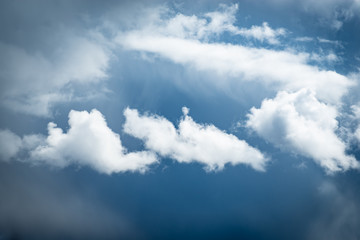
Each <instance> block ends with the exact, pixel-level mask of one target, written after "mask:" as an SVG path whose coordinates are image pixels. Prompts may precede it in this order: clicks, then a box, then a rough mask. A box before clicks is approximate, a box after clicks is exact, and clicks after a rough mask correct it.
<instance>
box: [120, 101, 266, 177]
mask: <svg viewBox="0 0 360 240" xmlns="http://www.w3.org/2000/svg"><path fill="white" fill-rule="evenodd" d="M188 112H189V109H187V108H183V113H184V116H183V117H182V118H181V120H180V122H179V125H178V128H177V129H176V128H175V126H174V125H173V124H172V123H171V122H170V121H168V120H167V119H165V118H164V117H161V116H158V115H139V113H138V111H137V110H135V109H130V108H127V109H125V111H124V115H125V117H126V122H125V124H124V131H125V132H126V133H128V134H130V135H132V136H134V137H136V138H139V139H141V140H143V141H144V143H145V147H146V148H147V149H150V150H152V151H155V152H157V153H158V154H160V155H161V156H163V157H170V158H173V159H175V160H177V161H178V162H183V163H190V162H199V163H202V164H204V165H205V166H206V169H207V170H209V171H211V170H221V169H223V168H224V166H225V165H226V164H228V163H229V164H231V165H236V164H246V165H249V166H251V167H252V168H254V169H256V170H258V171H264V170H265V164H266V161H267V160H268V159H267V158H266V157H265V156H264V155H263V154H262V153H261V152H260V151H259V150H257V149H255V148H253V147H251V146H249V145H248V144H247V143H246V142H245V141H243V140H239V139H238V138H237V137H235V136H234V135H231V134H227V133H225V132H224V131H221V130H219V129H218V128H216V127H215V126H213V125H203V124H198V123H196V122H194V120H193V119H192V118H191V117H190V116H188V115H187V114H188Z"/></svg>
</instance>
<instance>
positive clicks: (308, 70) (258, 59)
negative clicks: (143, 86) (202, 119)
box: [115, 5, 353, 103]
mask: <svg viewBox="0 0 360 240" xmlns="http://www.w3.org/2000/svg"><path fill="white" fill-rule="evenodd" d="M236 8H237V6H236V5H233V6H230V7H227V8H225V9H227V10H226V11H223V12H212V13H208V14H205V16H208V17H209V18H210V19H211V20H210V21H209V22H208V21H207V20H206V18H205V19H199V18H198V17H196V16H184V15H182V14H178V15H176V16H175V17H174V18H170V19H163V18H160V17H159V18H155V19H156V20H152V21H151V22H150V23H148V25H145V26H143V27H141V28H139V29H138V30H132V31H125V32H121V33H119V34H118V36H117V38H116V40H115V41H116V42H117V43H118V44H120V45H122V46H123V47H124V48H125V49H128V50H135V51H140V52H147V53H152V54H155V55H157V56H160V57H163V58H166V59H169V60H171V61H173V62H174V63H177V64H182V65H185V66H188V67H191V68H195V69H196V70H198V71H210V72H216V73H217V74H219V77H221V78H222V79H221V81H216V83H213V84H216V86H219V85H221V86H223V87H224V88H225V89H226V88H232V86H234V85H236V84H237V83H236V82H237V81H259V82H262V83H264V84H265V85H266V86H268V87H270V89H272V90H275V91H279V90H286V91H297V90H300V89H302V88H309V89H312V90H313V91H315V92H316V94H317V97H318V98H319V99H321V100H323V101H326V102H329V103H339V101H340V99H341V97H342V96H343V95H344V94H345V93H346V92H347V90H348V88H349V86H352V85H353V82H352V81H351V80H350V79H349V78H348V77H346V76H343V75H341V74H338V73H337V72H335V71H330V70H325V69H321V68H320V67H318V66H314V65H311V64H310V63H311V62H313V61H314V57H316V56H314V55H313V54H309V53H303V52H296V51H295V50H291V49H286V50H271V49H266V48H255V47H249V46H245V45H237V44H230V43H210V42H209V41H207V40H206V39H207V38H209V36H211V34H215V35H216V34H221V33H223V32H224V31H229V32H231V33H234V34H240V33H241V34H242V35H244V36H246V37H254V38H257V39H259V40H261V41H265V40H266V41H268V42H273V43H275V42H277V41H278V40H277V36H279V35H283V34H285V30H284V29H277V30H273V29H271V28H270V27H269V26H268V24H267V23H264V24H263V26H256V27H255V26H254V27H252V28H250V29H239V28H237V27H235V26H234V25H233V23H234V22H235V15H234V13H235V11H236ZM213 22H216V24H215V23H213ZM319 58H320V56H317V60H319ZM323 59H325V60H326V61H334V60H336V56H335V55H329V56H327V57H326V58H324V57H321V60H323Z"/></svg>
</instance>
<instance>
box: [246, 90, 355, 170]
mask: <svg viewBox="0 0 360 240" xmlns="http://www.w3.org/2000/svg"><path fill="white" fill-rule="evenodd" d="M337 116H338V112H337V110H336V108H335V107H333V106H331V105H329V104H325V103H323V102H321V101H319V100H318V99H317V98H316V97H315V93H314V92H313V91H311V90H307V89H302V90H299V91H297V92H294V93H288V92H285V91H282V92H279V93H278V94H277V96H276V97H275V98H274V99H265V100H264V101H263V102H262V104H261V107H260V108H258V109H257V108H252V109H251V110H250V114H248V120H247V123H246V126H247V127H248V128H251V129H252V130H254V131H255V132H256V133H257V134H258V135H259V136H261V137H263V138H264V139H265V140H267V141H269V142H271V143H273V144H274V145H275V146H277V147H279V148H281V149H283V150H286V151H290V152H293V153H296V154H300V155H303V156H306V157H309V158H312V159H314V161H315V162H316V163H318V164H320V165H321V166H322V167H323V168H324V169H325V170H326V172H327V173H334V172H337V171H346V170H348V169H351V168H358V167H359V163H358V162H357V161H356V159H355V158H354V157H353V156H349V155H347V154H346V145H345V143H344V142H343V141H342V140H341V139H339V138H338V136H337V135H336V133H335V131H336V130H337V129H338V121H337V120H336V117H337Z"/></svg>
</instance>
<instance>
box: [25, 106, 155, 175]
mask: <svg viewBox="0 0 360 240" xmlns="http://www.w3.org/2000/svg"><path fill="white" fill-rule="evenodd" d="M69 126H70V128H69V130H68V131H67V132H65V133H64V132H63V130H62V129H61V128H58V127H57V126H56V124H55V123H52V122H51V123H49V125H48V131H49V135H48V137H47V138H46V140H45V143H44V144H43V145H41V146H38V147H37V148H36V149H35V150H33V151H32V152H31V160H32V161H35V162H45V163H47V164H49V165H52V166H57V167H66V166H68V165H71V164H75V165H80V166H82V165H84V166H89V167H91V168H93V169H95V170H97V171H99V172H101V173H106V174H111V173H117V172H124V171H140V172H144V171H145V170H146V169H147V168H148V166H149V165H151V164H154V163H156V162H157V158H156V156H155V154H153V153H151V152H147V151H141V152H127V150H126V148H125V147H123V146H122V144H121V140H120V136H119V135H118V134H116V133H114V132H113V131H112V130H111V129H110V128H109V127H108V126H107V124H106V121H105V118H104V117H103V115H102V114H101V113H100V112H99V111H97V110H95V109H94V110H92V111H91V112H90V113H89V112H86V111H82V112H79V111H74V110H72V111H71V112H70V113H69Z"/></svg>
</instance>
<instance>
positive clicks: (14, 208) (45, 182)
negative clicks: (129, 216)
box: [0, 164, 131, 239]
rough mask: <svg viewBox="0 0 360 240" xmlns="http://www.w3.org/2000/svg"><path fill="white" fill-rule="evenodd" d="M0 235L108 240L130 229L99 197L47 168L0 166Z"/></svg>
mask: <svg viewBox="0 0 360 240" xmlns="http://www.w3.org/2000/svg"><path fill="white" fill-rule="evenodd" d="M0 195H1V198H0V236H1V237H5V239H6V238H7V237H12V236H17V237H18V239H32V238H37V239H39V238H41V239H44V238H45V239H47V238H48V239H57V238H59V239H64V238H69V239H84V238H86V239H89V238H90V239H112V238H117V237H120V236H125V235H126V236H129V237H130V235H129V233H130V232H129V231H130V229H131V228H130V226H129V224H128V223H127V222H126V221H125V220H124V219H123V218H122V217H120V216H118V215H116V214H114V213H113V212H111V210H110V209H108V208H107V207H105V206H104V205H102V204H101V202H99V200H96V199H99V197H97V196H96V195H95V196H94V194H91V193H89V192H86V191H84V190H83V189H78V188H77V187H76V184H75V183H74V182H70V181H68V180H66V179H64V176H63V175H61V174H57V173H56V172H52V171H49V169H46V170H45V171H44V169H42V170H41V168H28V167H24V166H22V165H21V164H1V168H0Z"/></svg>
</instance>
